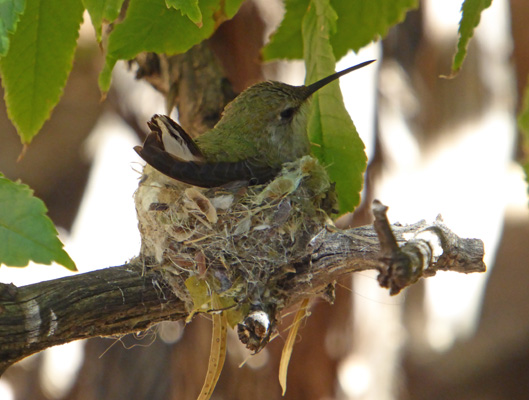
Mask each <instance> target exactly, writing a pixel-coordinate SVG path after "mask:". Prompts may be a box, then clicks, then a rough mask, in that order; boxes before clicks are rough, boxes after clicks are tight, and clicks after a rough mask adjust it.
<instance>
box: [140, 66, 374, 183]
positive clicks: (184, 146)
mask: <svg viewBox="0 0 529 400" xmlns="http://www.w3.org/2000/svg"><path fill="white" fill-rule="evenodd" d="M374 61H375V60H370V61H365V62H363V63H360V64H357V65H355V66H352V67H350V68H347V69H345V70H343V71H339V72H335V73H334V74H332V75H329V76H327V77H325V78H323V79H320V80H319V81H317V82H315V83H312V84H310V85H308V86H305V85H301V86H292V85H288V84H286V83H282V82H276V81H266V82H260V83H257V84H255V85H253V86H251V87H249V88H248V89H246V90H245V91H243V92H242V93H241V94H239V95H238V96H237V97H236V98H235V99H234V100H233V101H231V102H230V103H229V104H228V105H227V106H226V107H225V108H224V111H223V113H222V117H221V119H220V120H219V122H217V124H216V125H215V126H214V127H213V128H212V129H211V130H209V131H207V132H205V133H204V134H203V135H201V136H199V137H197V138H195V139H194V140H193V139H192V138H191V137H190V136H189V135H188V134H187V133H186V132H185V131H184V129H183V128H182V127H181V126H180V125H178V124H177V123H176V122H175V121H173V120H172V119H171V118H169V117H168V116H165V115H158V114H156V115H154V116H153V117H152V118H151V120H150V121H149V122H148V123H147V125H148V126H149V128H150V129H151V132H150V133H149V134H148V135H147V137H146V139H145V141H144V143H143V146H136V147H134V150H135V151H136V152H137V153H138V154H139V156H140V157H141V158H143V159H144V160H145V161H146V162H147V163H148V164H150V165H151V166H152V167H154V168H155V169H157V170H158V171H160V172H161V173H163V174H165V175H167V176H169V177H171V178H173V179H176V180H178V181H181V182H185V183H188V184H191V185H194V186H200V187H208V188H209V187H217V186H222V185H225V184H227V183H231V182H235V181H245V182H247V183H248V184H250V185H255V184H261V183H266V182H268V181H269V180H271V179H272V178H273V177H274V176H275V175H276V174H277V173H278V172H279V171H280V170H281V166H282V164H284V163H286V162H291V161H295V160H296V159H298V158H301V157H303V156H304V155H307V154H309V153H310V142H309V138H308V135H307V122H308V117H309V110H310V107H309V104H310V101H309V100H310V98H311V96H312V94H313V93H314V92H316V91H317V90H319V89H321V88H322V87H323V86H325V85H327V84H328V83H330V82H332V81H334V80H336V79H338V78H340V77H341V76H343V75H345V74H348V73H349V72H352V71H355V70H357V69H360V68H362V67H365V66H366V65H369V64H371V63H372V62H374Z"/></svg>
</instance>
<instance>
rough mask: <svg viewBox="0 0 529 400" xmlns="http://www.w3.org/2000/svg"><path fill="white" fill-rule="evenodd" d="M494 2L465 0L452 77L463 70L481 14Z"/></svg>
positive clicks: (488, 0) (489, 0) (490, 0)
mask: <svg viewBox="0 0 529 400" xmlns="http://www.w3.org/2000/svg"><path fill="white" fill-rule="evenodd" d="M491 4H492V0H465V1H464V3H463V6H462V7H461V12H462V13H463V15H462V16H461V21H460V22H459V41H458V42H457V51H456V54H455V55H454V61H453V62H452V72H451V77H453V76H455V75H456V74H457V73H458V72H459V70H460V69H461V65H462V64H463V61H464V60H465V57H466V55H467V47H468V43H469V42H470V39H471V38H472V36H473V35H474V28H475V27H476V26H478V24H479V20H480V19H481V12H482V11H483V10H485V9H486V8H488V7H490V5H491Z"/></svg>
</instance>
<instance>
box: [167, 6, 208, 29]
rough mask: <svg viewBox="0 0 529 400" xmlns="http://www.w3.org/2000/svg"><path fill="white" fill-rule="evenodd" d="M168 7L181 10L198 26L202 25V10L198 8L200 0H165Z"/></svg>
mask: <svg viewBox="0 0 529 400" xmlns="http://www.w3.org/2000/svg"><path fill="white" fill-rule="evenodd" d="M165 5H166V6H167V8H170V7H172V8H174V9H175V10H180V11H181V12H182V15H185V16H187V17H188V18H189V19H190V20H191V21H193V22H194V23H195V24H196V25H197V26H199V27H200V26H202V12H200V8H198V0H165Z"/></svg>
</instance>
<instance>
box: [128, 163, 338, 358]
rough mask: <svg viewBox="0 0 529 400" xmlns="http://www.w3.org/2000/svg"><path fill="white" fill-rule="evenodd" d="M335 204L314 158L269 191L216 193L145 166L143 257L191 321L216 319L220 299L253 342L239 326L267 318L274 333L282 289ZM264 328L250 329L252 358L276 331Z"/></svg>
mask: <svg viewBox="0 0 529 400" xmlns="http://www.w3.org/2000/svg"><path fill="white" fill-rule="evenodd" d="M334 198H335V197H334V191H333V188H332V185H331V184H330V183H329V179H328V176H327V173H326V171H325V169H324V168H323V167H322V166H321V165H320V164H319V163H318V161H317V160H316V159H314V158H313V157H311V156H305V157H303V158H301V159H299V160H297V161H295V162H292V163H287V164H285V165H284V167H283V169H282V171H281V173H280V174H279V175H278V176H277V177H276V178H275V179H274V180H273V181H271V182H270V183H268V184H266V185H259V186H249V187H248V186H241V185H240V184H239V185H231V187H220V188H213V189H202V188H197V187H194V186H189V185H185V184H181V183H179V182H177V181H175V180H173V179H170V178H167V177H166V176H164V175H162V174H160V173H159V172H158V171H156V170H154V169H153V168H151V167H150V166H148V165H147V166H146V167H145V169H144V172H143V176H142V179H141V181H140V185H139V188H138V190H137V192H136V194H135V202H136V210H137V213H138V220H139V228H140V232H141V237H142V248H141V256H142V258H143V259H144V260H145V261H146V265H147V266H149V267H152V268H156V269H158V270H159V271H160V272H161V273H162V276H163V278H164V280H165V281H166V283H167V284H169V285H170V286H171V287H172V289H173V291H174V292H175V294H176V295H177V296H178V297H179V298H180V299H181V300H183V301H184V302H185V304H186V307H187V309H188V311H189V313H190V316H192V315H193V314H194V313H196V312H208V311H212V310H211V302H210V299H211V293H212V292H213V291H214V292H216V293H217V294H218V296H219V297H220V299H221V304H222V307H223V309H224V310H226V312H227V315H228V322H229V323H230V325H231V326H235V325H237V324H239V336H240V337H241V329H242V337H241V340H242V341H243V342H245V340H246V342H248V340H249V338H248V337H245V336H247V332H245V329H246V328H245V327H243V328H241V325H240V324H243V325H244V324H245V323H246V324H248V323H250V324H254V321H247V320H246V319H247V318H248V316H249V315H256V313H257V314H259V313H262V312H264V313H265V314H267V315H269V316H270V317H271V321H272V322H271V324H272V325H274V323H275V321H276V318H277V317H276V316H277V315H278V312H279V310H281V309H282V308H283V306H284V305H283V304H282V300H281V299H282V298H284V296H281V291H282V289H281V285H279V284H278V282H280V281H281V280H283V279H285V278H286V277H287V276H288V274H293V273H295V272H296V271H295V269H294V268H293V266H292V262H293V261H294V260H296V259H298V258H299V257H301V256H302V255H303V254H304V251H305V248H306V246H307V244H308V243H309V241H310V240H311V239H312V238H313V237H314V235H315V234H316V233H317V232H318V231H320V230H321V228H322V227H323V226H325V224H328V223H331V222H330V219H329V217H328V215H329V214H330V212H331V211H332V207H333V205H334ZM260 318H261V316H259V317H258V319H259V320H260ZM245 320H246V322H244V321H245ZM260 324H261V326H258V327H252V329H251V330H252V331H257V332H258V335H259V336H260V337H259V338H258V339H256V340H257V342H258V343H254V344H251V345H248V344H247V345H248V347H250V348H253V349H254V350H256V349H257V348H259V347H260V346H262V345H263V342H264V341H266V340H267V338H268V337H269V335H270V333H271V331H272V330H273V327H270V326H265V327H263V326H262V323H260ZM265 325H266V323H265ZM263 329H264V330H265V332H261V331H262V330H263ZM253 334H255V332H253V333H252V335H253ZM248 335H250V334H249V333H248ZM252 346H253V347H252Z"/></svg>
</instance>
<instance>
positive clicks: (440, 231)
mask: <svg viewBox="0 0 529 400" xmlns="http://www.w3.org/2000/svg"><path fill="white" fill-rule="evenodd" d="M382 207H383V206H382ZM375 210H376V211H375V215H377V214H378V215H377V216H376V218H377V219H376V222H375V224H376V225H380V224H384V222H383V221H382V222H381V219H382V220H383V219H384V218H385V210H384V209H380V208H378V209H377V206H376V205H375ZM380 213H382V214H380ZM386 221H387V220H386ZM387 228H389V224H388V225H387V227H386V228H384V229H383V230H385V232H386V233H382V234H381V233H380V232H378V231H377V230H375V229H374V228H373V227H368V226H365V227H360V228H355V229H350V230H347V231H338V230H332V229H329V228H325V229H322V230H321V231H320V232H319V233H318V234H317V235H316V236H314V238H313V239H312V240H311V241H310V243H309V245H308V246H307V249H306V252H305V255H304V256H302V257H301V258H299V259H297V260H294V261H293V262H292V263H291V267H292V268H291V269H292V273H289V274H287V275H285V276H284V277H283V278H282V279H281V280H279V281H278V282H277V285H278V286H280V287H281V289H282V290H280V291H279V292H278V293H280V296H282V298H281V299H278V302H281V304H284V305H285V306H286V307H287V306H290V305H293V304H295V303H297V302H299V301H300V300H302V299H304V298H307V297H313V296H315V295H319V294H323V293H325V290H326V288H327V287H329V285H332V284H333V283H334V282H335V281H336V280H338V279H340V278H342V277H344V276H345V275H348V274H350V273H353V272H358V271H364V270H368V269H376V270H378V271H379V272H380V274H379V282H380V283H381V285H382V286H384V285H385V286H386V287H390V291H391V292H392V293H395V292H396V291H398V290H401V289H402V288H403V287H406V286H408V285H410V284H412V283H414V282H416V281H417V279H418V278H419V277H421V276H423V277H428V276H433V275H434V274H435V273H436V271H438V270H446V271H457V272H463V273H471V272H483V271H485V265H484V263H483V253H484V250H483V243H482V242H481V241H480V240H477V239H461V238H459V237H457V236H456V235H455V234H454V233H452V232H451V231H450V230H449V229H448V228H447V227H446V226H445V225H444V224H443V223H442V221H440V220H439V219H438V220H437V221H436V222H435V223H434V224H427V223H426V222H424V221H421V222H418V223H416V224H413V225H408V226H397V225H394V226H392V227H391V229H389V230H388V229H387ZM377 232H378V238H380V240H381V242H382V243H383V245H382V248H381V246H380V244H379V239H377ZM388 232H389V233H391V235H392V236H393V237H394V241H395V244H398V245H397V246H396V247H395V245H391V246H390V247H391V251H390V252H388V247H387V241H388V240H391V239H388V236H387V235H389V233H388ZM406 238H408V240H407V239H406ZM436 246H439V248H436ZM421 252H422V253H421ZM410 254H411V256H410ZM417 254H422V255H420V256H417ZM406 259H407V261H405V262H404V261H403V260H406ZM417 260H420V265H421V266H420V267H419V266H418V264H417V263H416V262H417ZM397 261H398V262H397ZM410 271H412V272H411V273H410ZM397 289H398V290H397ZM173 290H174V288H171V287H169V286H168V285H167V284H166V283H165V279H164V278H163V277H162V276H161V274H160V273H159V272H158V271H157V270H156V269H155V268H144V266H143V265H142V264H141V262H140V261H139V259H135V260H132V261H131V262H130V263H129V264H125V265H122V266H119V267H113V268H107V269H103V270H98V271H94V272H89V273H85V274H79V275H76V276H71V277H66V278H61V279H55V280H52V281H46V282H41V283H37V284H34V285H28V286H24V287H20V288H17V287H16V286H14V285H4V284H2V285H1V286H0V373H3V372H4V371H5V369H6V368H8V367H9V366H10V365H12V364H13V363H15V362H17V361H19V360H21V359H22V358H25V357H27V356H29V355H31V354H33V353H36V352H39V351H41V350H44V349H46V348H48V347H51V346H55V345H58V344H63V343H68V342H71V341H74V340H78V339H86V338H91V337H97V336H110V335H124V334H127V333H131V332H137V331H142V330H145V329H148V328H149V327H151V326H152V325H154V324H156V323H157V322H160V321H164V320H181V319H185V318H186V317H187V316H188V315H189V313H188V310H186V306H185V303H184V302H183V301H182V300H180V299H179V298H177V296H176V295H175V294H174V292H173Z"/></svg>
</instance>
